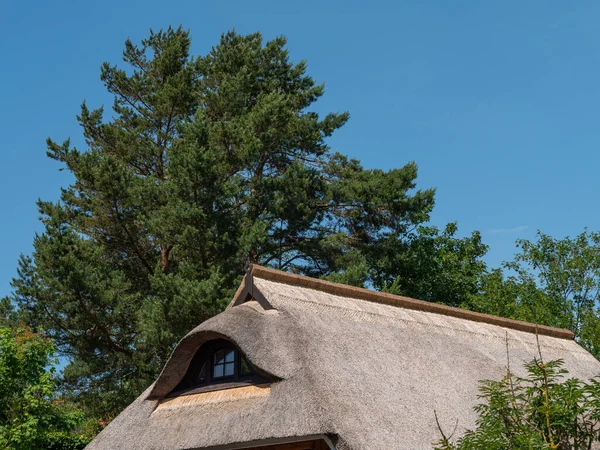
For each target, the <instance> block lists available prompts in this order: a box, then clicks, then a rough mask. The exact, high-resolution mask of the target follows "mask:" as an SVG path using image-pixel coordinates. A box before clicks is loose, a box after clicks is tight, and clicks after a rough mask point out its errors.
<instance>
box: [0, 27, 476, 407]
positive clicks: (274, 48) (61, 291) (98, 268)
mask: <svg viewBox="0 0 600 450" xmlns="http://www.w3.org/2000/svg"><path fill="white" fill-rule="evenodd" d="M285 45H286V40H285V38H284V37H279V38H276V39H274V40H272V41H269V42H266V43H263V40H262V37H261V35H260V34H259V33H255V34H250V35H247V36H242V35H239V34H237V33H235V32H233V31H232V32H228V33H226V34H224V35H223V36H222V37H221V40H220V42H219V43H218V45H216V46H215V47H214V48H212V50H211V51H210V52H209V53H208V54H206V55H204V56H197V57H194V56H191V55H190V53H189V51H190V36H189V33H188V32H187V31H184V30H182V29H181V28H178V29H172V28H169V29H167V30H166V31H159V32H151V33H150V36H149V37H148V38H147V39H145V40H143V41H142V43H141V45H139V46H138V45H135V44H133V43H132V42H131V41H127V42H126V45H125V50H124V52H123V59H124V61H125V63H126V65H127V66H126V68H119V67H117V66H112V65H110V64H108V63H105V64H104V65H103V66H102V70H101V80H102V81H103V82H104V84H105V86H106V88H107V90H108V92H109V93H110V94H112V96H113V97H114V104H113V111H112V114H111V115H110V116H109V118H108V119H106V118H105V117H104V113H103V109H102V108H100V109H95V110H91V109H89V108H88V106H87V105H86V104H85V103H83V105H82V107H81V113H80V115H79V117H78V121H79V123H80V125H81V127H82V129H83V134H84V136H85V139H86V146H87V148H86V149H85V150H79V149H77V148H73V147H71V145H70V143H69V141H66V142H64V143H62V144H58V143H55V142H54V141H52V140H48V155H49V156H50V157H51V158H53V159H55V160H56V161H58V162H60V163H61V164H62V165H63V166H64V168H66V169H67V170H69V171H70V172H71V173H72V175H73V177H74V180H75V181H74V183H73V184H72V185H71V186H68V187H67V188H64V189H63V191H62V195H61V199H60V201H59V202H57V203H51V202H46V201H40V202H39V203H38V207H39V211H40V213H41V216H42V221H43V223H44V226H45V230H44V232H43V233H42V234H41V235H39V236H36V238H35V240H34V252H33V254H32V255H31V256H23V257H22V258H21V261H20V265H19V275H18V277H17V278H16V279H15V280H14V282H13V286H14V294H13V295H12V296H11V298H10V302H11V303H12V304H15V305H17V306H18V312H19V315H20V317H21V318H22V319H23V320H26V321H27V322H28V323H29V324H30V325H31V326H32V327H34V328H36V329H42V330H45V332H47V333H48V334H49V335H50V336H51V337H52V338H53V339H55V341H56V343H57V345H58V347H59V349H60V351H61V352H62V353H63V354H64V355H66V356H67V357H68V358H69V361H70V363H69V365H67V367H66V368H65V370H64V375H65V380H66V382H67V387H68V388H69V389H70V391H71V392H72V393H73V395H75V396H76V398H78V400H79V401H80V402H81V404H83V405H84V406H85V407H86V408H88V409H89V410H91V411H92V412H93V413H95V414H98V415H104V414H106V413H114V412H116V411H118V410H119V408H120V407H122V406H124V405H126V404H127V403H129V402H130V401H131V399H132V397H133V396H135V395H137V394H138V393H139V392H140V391H141V390H142V389H143V388H144V387H146V386H147V385H148V384H149V383H150V382H151V381H152V380H153V379H154V378H155V377H156V375H157V373H158V372H159V370H160V369H161V367H162V366H163V364H164V362H165V360H166V358H167V357H168V355H169V354H170V352H171V350H172V349H173V346H174V345H175V343H176V342H177V341H178V339H180V338H181V337H182V336H183V335H184V334H185V333H186V332H188V331H189V330H190V329H192V328H193V327H194V326H196V325H198V324H199V323H201V322H202V321H204V320H205V319H207V318H209V317H211V316H212V315H214V314H216V313H217V312H219V311H220V310H221V309H222V308H223V307H224V306H225V305H226V303H227V301H228V300H229V299H230V298H231V296H232V294H233V292H234V290H235V288H236V287H237V285H238V283H239V281H240V280H241V277H242V275H243V273H244V271H245V270H246V268H247V267H248V265H249V264H250V263H259V264H262V265H267V266H271V267H275V268H279V269H282V270H289V271H294V272H298V273H304V274H307V275H311V276H317V277H331V278H338V279H343V280H346V281H347V282H351V283H353V284H359V285H367V286H371V287H374V288H377V289H390V290H393V291H394V292H401V293H408V294H410V295H414V296H416V297H423V298H427V299H429V298H432V299H433V298H435V297H437V296H439V297H438V298H436V299H438V300H442V301H448V302H449V303H451V304H459V303H460V302H461V297H463V296H464V297H466V296H467V294H469V293H471V292H472V291H473V290H474V289H476V287H474V285H476V283H477V280H476V277H475V273H476V272H477V271H478V270H481V269H482V267H483V266H482V263H481V262H480V261H479V259H480V257H481V256H482V255H483V253H485V247H484V246H482V245H481V242H480V239H479V236H478V235H473V236H472V237H470V238H467V239H465V240H461V239H459V238H457V237H456V236H455V235H454V234H455V231H456V230H455V228H454V227H453V226H450V228H448V229H446V230H445V231H444V232H443V233H441V234H440V233H439V231H438V230H436V229H432V228H421V229H420V230H419V231H415V230H417V228H418V227H419V226H420V225H421V224H424V223H425V222H426V221H427V220H428V219H429V213H430V211H431V210H432V208H433V205H434V191H433V189H427V190H417V189H416V181H415V180H416V177H417V166H416V164H414V163H409V164H407V165H406V166H404V167H401V168H396V169H392V170H389V171H383V170H378V169H375V170H366V169H364V168H363V167H362V166H361V164H360V163H359V162H358V161H357V160H354V159H349V158H347V157H345V156H344V155H341V154H339V153H335V152H332V151H331V150H330V149H329V147H328V145H327V143H326V139H327V138H328V137H329V136H331V134H332V133H333V132H334V131H335V130H337V129H338V128H340V127H341V126H342V125H344V124H345V123H346V121H347V120H348V114H347V113H330V114H326V115H322V116H321V115H319V114H317V113H316V112H314V111H312V110H311V109H310V107H311V105H312V104H313V103H314V102H315V101H316V100H318V99H319V98H320V97H321V96H322V95H323V93H324V86H323V85H322V84H317V83H316V82H315V81H314V80H313V79H312V78H311V77H310V76H308V75H307V74H306V63H305V62H304V61H300V62H299V63H293V62H291V61H290V59H289V55H288V51H287V50H286V48H285ZM428 252H433V253H434V254H433V255H430V254H428ZM415 261H419V262H420V263H421V265H419V266H418V267H416V266H414V262H415ZM432 270H435V271H437V272H436V273H435V274H432V273H431V271H432ZM446 270H449V271H452V273H451V274H446V273H439V271H446ZM463 273H464V276H463ZM424 277H426V278H427V277H429V278H428V279H427V280H425V279H424ZM446 292H447V294H446ZM5 304H6V302H5Z"/></svg>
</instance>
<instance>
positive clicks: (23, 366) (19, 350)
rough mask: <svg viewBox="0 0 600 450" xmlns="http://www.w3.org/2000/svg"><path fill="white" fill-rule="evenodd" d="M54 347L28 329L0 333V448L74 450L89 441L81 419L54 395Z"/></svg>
mask: <svg viewBox="0 0 600 450" xmlns="http://www.w3.org/2000/svg"><path fill="white" fill-rule="evenodd" d="M53 353H54V346H53V344H52V342H51V341H50V340H49V339H47V338H44V337H42V336H39V335H36V334H34V333H33V332H32V331H31V330H30V329H28V328H24V327H20V328H16V329H11V328H8V327H2V328H0V447H1V448H4V449H8V450H30V449H34V448H35V449H40V450H54V449H55V450H70V449H73V450H76V449H83V448H84V447H85V445H86V444H87V443H88V442H89V440H90V437H91V436H90V432H91V431H93V429H87V430H86V428H85V427H84V425H87V426H89V424H86V421H85V417H84V416H83V414H82V413H81V412H80V411H78V410H76V409H75V408H74V407H72V406H70V405H69V404H68V403H66V402H64V401H62V400H60V399H59V398H58V397H57V395H56V390H57V387H58V381H57V379H56V377H55V374H54V369H52V368H50V369H48V367H49V365H51V364H52V363H54V362H55V361H54V360H53V359H52V355H53Z"/></svg>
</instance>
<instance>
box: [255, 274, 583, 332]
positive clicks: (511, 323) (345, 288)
mask: <svg viewBox="0 0 600 450" xmlns="http://www.w3.org/2000/svg"><path fill="white" fill-rule="evenodd" d="M248 274H249V275H250V278H252V277H257V278H263V279H266V280H270V281H275V282H279V283H283V284H289V285H293V286H299V287H304V288H309V289H314V290H317V291H321V292H326V293H329V294H334V295H339V296H342V297H350V298H355V299H359V300H365V301H369V302H373V303H381V304H385V305H391V306H396V307H400V308H405V309H412V310H417V311H425V312H431V313H436V314H442V315H445V316H450V317H458V318H460V319H465V320H470V321H473V322H484V323H489V324H492V325H498V326H501V327H505V328H511V329H514V330H519V331H525V332H528V333H535V334H539V335H544V336H551V337H555V338H561V339H574V337H575V335H574V333H573V332H572V331H571V330H567V329H565V328H552V327H549V326H546V325H538V324H535V323H531V322H524V321H521V320H514V319H506V318H504V317H498V316H493V315H491V314H484V313H479V312H475V311H469V310H467V309H462V308H456V307H453V306H447V305H441V304H438V303H432V302H428V301H424V300H417V299H415V298H410V297H404V296H401V295H394V294H388V293H386V292H378V291H373V290H369V289H364V288H359V287H355V286H349V285H347V284H341V283H334V282H332V281H326V280H321V279H318V278H311V277H307V276H304V275H297V274H294V273H289V272H283V271H281V270H275V269H271V268H268V267H263V266H259V265H256V264H253V265H252V266H251V267H250V270H249V271H248ZM247 277H248V275H247ZM250 282H251V283H252V281H251V280H250Z"/></svg>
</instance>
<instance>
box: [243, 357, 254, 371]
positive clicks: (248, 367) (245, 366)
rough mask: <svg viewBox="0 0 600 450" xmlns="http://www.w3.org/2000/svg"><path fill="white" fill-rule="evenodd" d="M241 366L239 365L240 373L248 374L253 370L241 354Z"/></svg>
mask: <svg viewBox="0 0 600 450" xmlns="http://www.w3.org/2000/svg"><path fill="white" fill-rule="evenodd" d="M240 365H241V367H240V375H250V374H252V373H253V372H254V369H253V368H252V365H251V364H250V363H249V362H248V360H247V359H246V358H244V357H243V356H242V358H241V364H240Z"/></svg>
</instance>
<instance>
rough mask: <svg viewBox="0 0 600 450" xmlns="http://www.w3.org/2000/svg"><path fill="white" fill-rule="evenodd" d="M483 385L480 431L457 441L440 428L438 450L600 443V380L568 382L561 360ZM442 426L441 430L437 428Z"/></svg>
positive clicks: (522, 449)
mask: <svg viewBox="0 0 600 450" xmlns="http://www.w3.org/2000/svg"><path fill="white" fill-rule="evenodd" d="M525 368H526V370H527V376H526V377H524V378H522V377H518V376H516V375H515V374H513V373H512V372H511V371H510V369H508V370H507V373H506V376H505V377H504V378H503V379H502V380H500V381H495V380H485V381H482V383H481V387H480V396H479V397H480V398H481V399H482V400H483V402H482V403H481V404H480V405H478V406H477V407H476V408H475V410H476V411H477V413H478V414H479V419H478V421H477V427H476V428H475V429H473V430H468V431H466V432H465V434H464V435H463V436H461V437H460V438H458V439H453V436H452V435H449V436H448V435H446V434H445V432H444V431H443V430H441V428H440V432H441V438H440V440H439V442H437V444H436V445H435V448H436V449H437V450H480V449H486V450H584V449H585V450H589V449H591V448H594V444H597V442H598V441H600V380H598V379H596V378H593V379H591V380H589V381H587V382H585V381H582V380H579V379H577V378H566V375H567V374H568V371H567V370H565V369H564V368H563V362H562V360H556V361H549V362H544V360H543V359H542V357H541V355H540V357H539V358H536V359H534V360H533V361H531V362H529V363H527V364H525ZM438 426H439V424H438Z"/></svg>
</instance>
